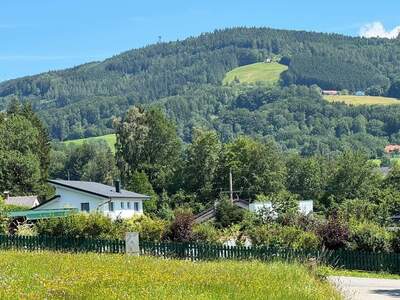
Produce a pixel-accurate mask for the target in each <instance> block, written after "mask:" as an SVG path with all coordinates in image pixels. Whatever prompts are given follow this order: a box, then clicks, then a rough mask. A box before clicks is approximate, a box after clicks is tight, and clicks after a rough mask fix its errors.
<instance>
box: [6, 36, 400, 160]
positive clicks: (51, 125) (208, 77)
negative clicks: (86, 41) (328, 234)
mask: <svg viewBox="0 0 400 300" xmlns="http://www.w3.org/2000/svg"><path fill="white" fill-rule="evenodd" d="M272 55H273V56H279V57H282V59H281V62H282V63H285V64H287V65H288V66H289V69H288V71H287V72H285V73H283V74H282V80H281V82H280V85H281V86H280V87H276V88H271V87H262V86H258V87H257V86H256V87H245V86H240V85H239V86H222V84H221V82H222V79H223V77H224V75H225V73H226V72H227V71H229V70H232V69H233V68H235V67H237V66H241V65H246V64H250V63H254V62H258V61H263V60H264V59H265V58H267V57H270V56H272ZM399 76H400V41H399V40H398V39H395V40H389V39H365V38H354V37H347V36H342V35H337V34H322V33H312V32H304V31H288V30H274V29H269V28H233V29H226V30H217V31H215V32H213V33H206V34H202V35H200V36H199V37H192V38H188V39H185V40H183V41H175V42H168V43H158V44H154V45H150V46H147V47H144V48H140V49H135V50H131V51H127V52H125V53H122V54H120V55H117V56H114V57H112V58H110V59H107V60H105V61H102V62H93V63H88V64H85V65H81V66H77V67H75V68H71V69H67V70H63V71H56V72H48V73H45V74H40V75H37V76H29V77H24V78H20V79H15V80H10V81H6V82H3V83H0V109H2V108H3V109H4V108H5V107H6V106H7V103H9V102H10V101H11V99H13V98H14V97H18V98H19V99H20V101H22V102H23V103H26V102H30V103H31V104H32V108H33V110H34V111H37V112H38V113H39V116H40V118H41V119H42V120H43V121H44V123H45V126H46V127H47V128H48V130H49V133H50V135H51V137H52V138H54V139H59V140H65V139H73V138H81V137H88V136H96V135H101V134H105V133H110V132H112V131H113V124H112V123H113V122H112V120H113V118H114V117H119V116H122V115H123V114H124V112H126V110H127V109H128V108H129V107H130V106H132V105H140V106H143V107H147V106H149V105H159V106H160V107H162V108H163V109H164V110H165V111H166V112H167V114H168V116H169V117H170V118H172V119H173V120H174V121H175V122H176V124H177V127H178V132H179V135H180V137H181V138H182V139H183V140H184V141H185V142H190V137H191V132H192V130H193V128H195V127H204V128H207V129H213V130H216V131H217V132H218V133H219V134H220V135H221V137H222V139H223V140H229V139H232V138H234V137H236V136H238V135H240V134H247V135H251V136H257V137H264V138H267V139H268V138H273V139H275V140H276V141H278V142H279V143H280V144H281V145H282V147H283V148H284V149H296V150H298V151H300V152H301V153H311V154H313V153H329V152H332V151H333V152H334V151H337V150H339V151H341V150H343V149H344V148H348V147H352V148H356V149H360V148H361V149H365V150H367V152H368V153H369V154H370V155H371V156H376V155H379V151H381V150H380V149H382V146H383V145H384V144H385V143H387V142H389V141H390V142H396V141H397V140H398V129H399V126H398V121H397V119H398V117H397V115H398V108H393V107H391V108H384V107H360V108H354V107H346V106H343V105H340V104H335V105H333V104H328V103H326V102H324V101H323V100H322V98H321V97H320V96H319V95H318V94H317V93H316V92H314V91H316V90H317V88H316V87H315V86H314V85H318V86H319V87H320V88H323V89H347V90H350V91H357V90H365V91H369V92H370V93H371V94H382V95H383V94H387V95H390V96H394V97H400V81H398V77H399ZM292 84H298V85H306V86H308V87H311V89H308V88H306V87H301V86H298V87H293V86H291V85H292Z"/></svg>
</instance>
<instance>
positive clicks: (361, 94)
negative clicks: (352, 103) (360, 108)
mask: <svg viewBox="0 0 400 300" xmlns="http://www.w3.org/2000/svg"><path fill="white" fill-rule="evenodd" d="M356 96H365V92H363V91H358V92H356Z"/></svg>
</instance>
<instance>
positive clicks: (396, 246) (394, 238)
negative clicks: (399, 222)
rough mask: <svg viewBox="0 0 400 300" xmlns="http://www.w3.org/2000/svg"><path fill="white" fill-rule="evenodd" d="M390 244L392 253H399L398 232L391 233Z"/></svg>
mask: <svg viewBox="0 0 400 300" xmlns="http://www.w3.org/2000/svg"><path fill="white" fill-rule="evenodd" d="M391 244H392V249H393V251H394V252H397V253H400V230H397V231H396V232H394V233H393V236H392V240H391Z"/></svg>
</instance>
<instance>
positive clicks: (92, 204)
mask: <svg viewBox="0 0 400 300" xmlns="http://www.w3.org/2000/svg"><path fill="white" fill-rule="evenodd" d="M49 183H50V184H51V185H53V186H54V187H55V189H56V196H54V197H53V198H51V199H50V200H48V201H46V202H44V203H42V204H40V205H39V206H37V207H35V208H34V210H36V209H38V210H45V209H62V208H75V209H77V210H79V211H82V212H88V213H91V212H100V213H103V214H104V215H106V216H108V217H110V218H111V219H117V218H121V219H127V218H130V217H132V216H133V215H137V214H143V201H145V200H148V199H149V198H150V197H149V196H146V195H142V194H138V193H134V192H130V191H126V190H122V189H120V186H119V182H116V184H115V187H113V186H109V185H105V184H101V183H96V182H89V181H70V180H49Z"/></svg>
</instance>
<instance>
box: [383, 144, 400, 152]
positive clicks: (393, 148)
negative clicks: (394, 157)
mask: <svg viewBox="0 0 400 300" xmlns="http://www.w3.org/2000/svg"><path fill="white" fill-rule="evenodd" d="M385 153H386V154H393V153H400V145H392V144H391V145H387V146H386V147H385Z"/></svg>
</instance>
